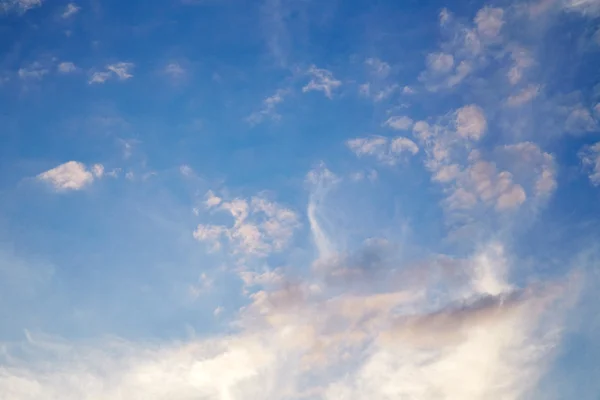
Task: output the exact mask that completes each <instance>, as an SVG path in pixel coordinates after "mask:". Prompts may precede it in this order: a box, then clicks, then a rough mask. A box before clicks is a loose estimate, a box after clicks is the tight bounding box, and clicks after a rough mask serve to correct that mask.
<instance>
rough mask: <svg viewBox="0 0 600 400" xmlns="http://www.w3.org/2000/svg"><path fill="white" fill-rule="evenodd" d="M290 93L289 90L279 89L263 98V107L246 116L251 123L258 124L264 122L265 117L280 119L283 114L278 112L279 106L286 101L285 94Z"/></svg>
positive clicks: (274, 119)
mask: <svg viewBox="0 0 600 400" xmlns="http://www.w3.org/2000/svg"><path fill="white" fill-rule="evenodd" d="M288 94H289V90H285V89H278V90H277V91H276V92H275V94H273V95H272V96H269V97H267V98H266V99H265V100H263V103H262V108H261V109H260V110H259V111H256V112H254V113H252V114H250V116H248V117H247V118H246V121H247V122H248V123H249V124H250V125H256V124H259V123H261V122H263V121H264V120H265V119H271V120H273V121H278V120H280V119H281V115H279V114H278V113H277V106H278V105H279V104H281V103H283V102H284V100H285V96H287V95H288Z"/></svg>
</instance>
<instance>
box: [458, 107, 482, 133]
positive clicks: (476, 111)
mask: <svg viewBox="0 0 600 400" xmlns="http://www.w3.org/2000/svg"><path fill="white" fill-rule="evenodd" d="M486 130H487V120H486V118H485V115H484V113H483V110H482V109H481V108H480V107H479V106H476V105H474V104H471V105H467V106H464V107H462V108H460V109H459V110H458V111H457V112H456V133H458V135H459V136H461V137H463V138H465V139H472V140H479V139H481V137H482V136H483V134H484V133H485V131H486Z"/></svg>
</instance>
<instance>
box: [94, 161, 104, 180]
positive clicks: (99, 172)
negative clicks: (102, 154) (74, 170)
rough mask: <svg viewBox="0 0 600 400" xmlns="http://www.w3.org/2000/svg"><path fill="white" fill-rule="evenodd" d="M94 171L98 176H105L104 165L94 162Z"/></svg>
mask: <svg viewBox="0 0 600 400" xmlns="http://www.w3.org/2000/svg"><path fill="white" fill-rule="evenodd" d="M92 173H93V174H94V176H95V177H96V178H102V176H104V165H102V164H94V165H93V166H92Z"/></svg>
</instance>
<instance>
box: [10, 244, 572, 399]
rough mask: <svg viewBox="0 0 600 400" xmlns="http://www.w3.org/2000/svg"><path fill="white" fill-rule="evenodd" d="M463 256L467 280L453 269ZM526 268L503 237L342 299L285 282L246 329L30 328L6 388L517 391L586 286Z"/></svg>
mask: <svg viewBox="0 0 600 400" xmlns="http://www.w3.org/2000/svg"><path fill="white" fill-rule="evenodd" d="M453 265H457V266H460V267H461V268H459V269H457V270H461V271H463V272H464V273H463V274H462V275H460V277H456V276H455V277H454V278H450V277H451V276H453V272H451V270H452V268H453ZM513 267H515V266H513V265H511V264H510V263H509V261H508V260H507V257H506V254H505V250H504V247H503V246H501V245H500V244H498V243H492V244H490V245H488V246H486V247H484V248H482V250H480V251H478V252H477V253H475V254H474V255H473V256H472V257H470V258H469V259H466V260H461V261H460V262H459V261H458V260H457V261H451V260H447V261H445V262H435V261H432V262H430V263H426V264H424V265H420V266H419V268H416V267H414V268H408V269H404V274H402V275H401V276H397V277H395V278H396V279H394V282H395V283H396V285H395V286H396V287H395V288H394V289H393V290H391V291H377V290H372V289H371V290H368V291H364V290H363V292H362V293H360V292H352V291H350V290H347V291H346V292H345V293H344V294H343V295H335V294H334V292H335V291H332V290H331V289H333V288H331V287H328V286H327V284H326V283H324V282H318V281H317V282H315V281H313V280H312V279H306V280H303V281H299V282H297V283H291V282H289V281H286V280H285V278H281V279H283V280H284V282H283V283H276V284H275V285H274V287H273V288H272V289H269V290H260V291H257V292H254V293H251V294H250V298H249V300H250V302H249V304H248V305H247V306H246V307H244V308H243V309H242V310H241V311H240V314H239V317H238V321H237V324H236V325H237V326H239V329H237V330H235V331H233V332H231V333H228V334H226V335H224V336H221V337H204V338H192V339H189V340H183V341H181V340H180V341H173V342H158V343H152V342H143V341H135V342H132V341H127V340H122V339H114V338H106V339H103V340H96V341H94V342H79V343H70V342H68V341H65V340H61V339H58V338H52V337H47V336H43V335H40V334H32V333H29V332H26V338H27V341H26V342H24V343H21V344H15V343H11V344H8V343H4V344H3V349H4V354H5V357H4V360H5V361H4V365H3V368H2V373H1V374H0V395H2V397H3V398H10V399H14V400H30V399H31V400H33V399H38V398H41V397H44V398H48V399H55V398H56V399H58V398H60V399H62V400H71V399H73V400H75V399H81V398H90V399H92V398H93V399H109V398H110V399H115V400H125V399H129V398H138V397H141V398H144V399H148V400H158V399H164V398H176V399H182V400H184V399H190V400H191V399H194V398H198V396H201V398H205V399H207V400H242V399H247V398H261V399H266V400H277V399H282V398H298V397H303V396H312V397H313V398H323V399H327V400H328V399H331V400H334V399H340V398H345V399H356V400H359V399H373V400H384V399H390V398H403V397H406V398H419V399H423V400H434V399H438V398H448V399H464V400H479V399H485V398H492V399H494V398H503V399H509V400H517V399H519V398H525V397H528V396H529V395H530V394H531V390H532V389H533V388H534V387H535V385H536V384H537V383H538V382H539V380H540V377H541V376H542V374H543V373H544V371H545V369H546V368H547V365H548V364H549V362H550V361H551V359H552V357H553V355H554V354H555V353H556V352H557V346H556V344H557V343H558V341H559V340H560V338H561V332H562V331H563V328H564V322H563V319H564V314H565V312H566V310H568V306H569V299H570V298H572V297H573V296H574V295H575V294H576V288H575V285H573V284H572V282H571V281H570V280H565V281H563V282H557V283H554V282H548V283H547V284H545V285H532V286H529V287H524V288H518V287H515V286H513V285H511V284H510V283H509V282H508V281H507V277H508V276H509V275H510V274H509V272H510V270H511V269H512V268H513ZM417 276H418V277H419V278H417ZM201 280H202V281H204V280H205V279H204V278H202V277H201ZM280 281H281V280H280V279H278V280H277V282H280ZM435 293H438V295H437V296H436V297H435V300H434V299H433V296H435V295H434V294H435ZM499 381H500V382H501V384H498V382H499Z"/></svg>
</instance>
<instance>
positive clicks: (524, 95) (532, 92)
mask: <svg viewBox="0 0 600 400" xmlns="http://www.w3.org/2000/svg"><path fill="white" fill-rule="evenodd" d="M539 93H540V87H539V86H538V85H529V86H527V87H526V88H524V89H522V90H521V91H520V92H519V93H517V94H515V95H512V96H510V97H509V98H508V99H507V100H506V104H507V105H508V106H509V107H518V106H520V105H523V104H525V103H529V102H530V101H531V100H533V99H535V98H536V97H537V96H538V94H539Z"/></svg>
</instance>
